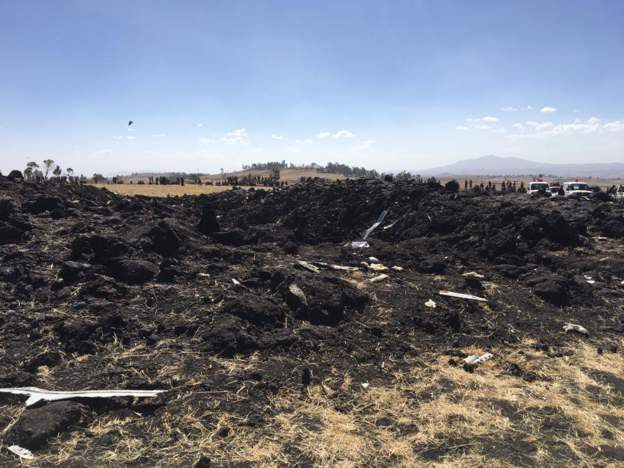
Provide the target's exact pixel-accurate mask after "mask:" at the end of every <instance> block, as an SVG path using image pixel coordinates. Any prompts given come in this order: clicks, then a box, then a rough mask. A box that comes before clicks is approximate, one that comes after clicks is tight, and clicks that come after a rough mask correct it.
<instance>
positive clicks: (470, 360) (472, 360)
mask: <svg viewBox="0 0 624 468" xmlns="http://www.w3.org/2000/svg"><path fill="white" fill-rule="evenodd" d="M493 357H494V355H493V354H492V353H485V354H482V355H481V356H478V355H476V354H471V355H470V356H468V357H467V358H464V362H465V363H466V364H471V365H475V364H480V363H482V362H485V361H489V360H490V359H492V358H493Z"/></svg>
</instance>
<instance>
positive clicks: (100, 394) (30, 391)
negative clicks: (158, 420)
mask: <svg viewBox="0 0 624 468" xmlns="http://www.w3.org/2000/svg"><path fill="white" fill-rule="evenodd" d="M166 391H167V390H82V391H76V392H72V391H70V392H63V391H56V390H43V389H41V388H37V387H13V388H0V393H12V394H14V395H28V400H26V406H32V405H34V404H36V403H38V402H40V401H59V400H71V399H72V398H115V397H125V396H131V397H142V398H152V397H155V396H157V395H158V394H159V393H163V392H166Z"/></svg>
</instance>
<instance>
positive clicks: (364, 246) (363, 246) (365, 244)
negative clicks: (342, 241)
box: [347, 241, 370, 249]
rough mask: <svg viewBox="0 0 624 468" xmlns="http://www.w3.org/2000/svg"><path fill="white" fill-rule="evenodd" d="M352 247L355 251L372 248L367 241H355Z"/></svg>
mask: <svg viewBox="0 0 624 468" xmlns="http://www.w3.org/2000/svg"><path fill="white" fill-rule="evenodd" d="M347 245H349V244H347ZM350 245H351V248H353V249H367V248H369V247H370V244H369V243H368V242H366V241H353V242H351V244H350Z"/></svg>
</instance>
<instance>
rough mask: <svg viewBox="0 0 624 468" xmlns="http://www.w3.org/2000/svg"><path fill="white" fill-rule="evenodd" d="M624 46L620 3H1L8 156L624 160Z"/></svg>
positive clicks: (10, 164)
mask: <svg viewBox="0 0 624 468" xmlns="http://www.w3.org/2000/svg"><path fill="white" fill-rule="evenodd" d="M623 57H624V1H620V0H583V1H578V0H560V1H545V0H536V1H529V0H522V1H500V0H492V1H478V0H476V1H475V0H471V1H465V0H456V1H446V0H429V1H417V0H411V1H407V0H406V1H400V0H392V1H389V0H380V1H376V0H375V1H372V0H342V1H336V0H332V1H324V0H314V1H295V0H283V1H277V0H275V1H268V0H267V1H262V0H246V1H242V0H241V1H236V0H226V1H208V0H204V1H192V0H184V1H173V0H167V1H158V0H149V1H148V0H133V1H127V0H124V1H112V0H106V1H101V0H97V1H96V0H76V1H70V0H65V1H60V0H40V1H32V0H19V1H17V0H0V170H2V171H3V172H5V173H6V171H8V170H9V169H12V168H14V167H18V168H22V167H23V166H24V164H25V162H26V161H28V160H33V159H34V160H38V161H40V160H42V159H45V158H48V157H51V158H52V159H55V160H56V161H57V162H59V163H61V165H62V166H63V167H67V166H70V167H73V168H74V170H75V171H76V172H77V173H80V172H83V173H85V174H88V175H90V174H92V173H93V172H95V171H97V172H103V173H106V174H110V173H113V172H116V171H120V172H126V171H132V170H186V171H198V170H199V171H202V172H205V171H218V170H219V169H220V168H225V169H226V170H227V169H237V168H240V166H241V164H243V163H247V162H254V161H256V162H258V161H266V160H282V159H285V160H287V161H291V162H295V163H301V162H317V163H324V162H327V161H340V162H345V163H349V164H356V165H360V166H361V165H364V166H367V167H374V168H377V169H380V170H396V169H403V168H405V169H410V170H413V169H420V168H429V167H432V166H437V165H441V164H446V163H449V162H453V161H455V160H458V159H464V158H468V157H477V156H481V155H485V154H497V155H501V156H518V157H524V158H528V159H534V160H539V161H549V162H591V161H595V162H612V161H622V162H624V59H623ZM129 120H133V121H134V122H135V123H134V125H133V126H131V127H128V125H127V124H128V121H129Z"/></svg>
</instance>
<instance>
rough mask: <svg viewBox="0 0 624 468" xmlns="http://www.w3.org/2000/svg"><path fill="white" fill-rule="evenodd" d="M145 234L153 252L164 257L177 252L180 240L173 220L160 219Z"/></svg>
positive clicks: (174, 254) (171, 255)
mask: <svg viewBox="0 0 624 468" xmlns="http://www.w3.org/2000/svg"><path fill="white" fill-rule="evenodd" d="M147 235H148V237H149V238H150V239H151V241H152V248H153V249H154V251H155V252H158V253H159V254H161V255H164V256H165V257H174V256H176V255H177V254H178V250H179V249H180V244H181V241H180V236H179V235H178V233H177V232H176V229H175V224H174V222H173V221H171V220H167V219H165V220H162V221H160V222H159V223H158V224H157V225H156V226H154V227H152V228H151V229H150V230H149V232H148V234H147Z"/></svg>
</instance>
